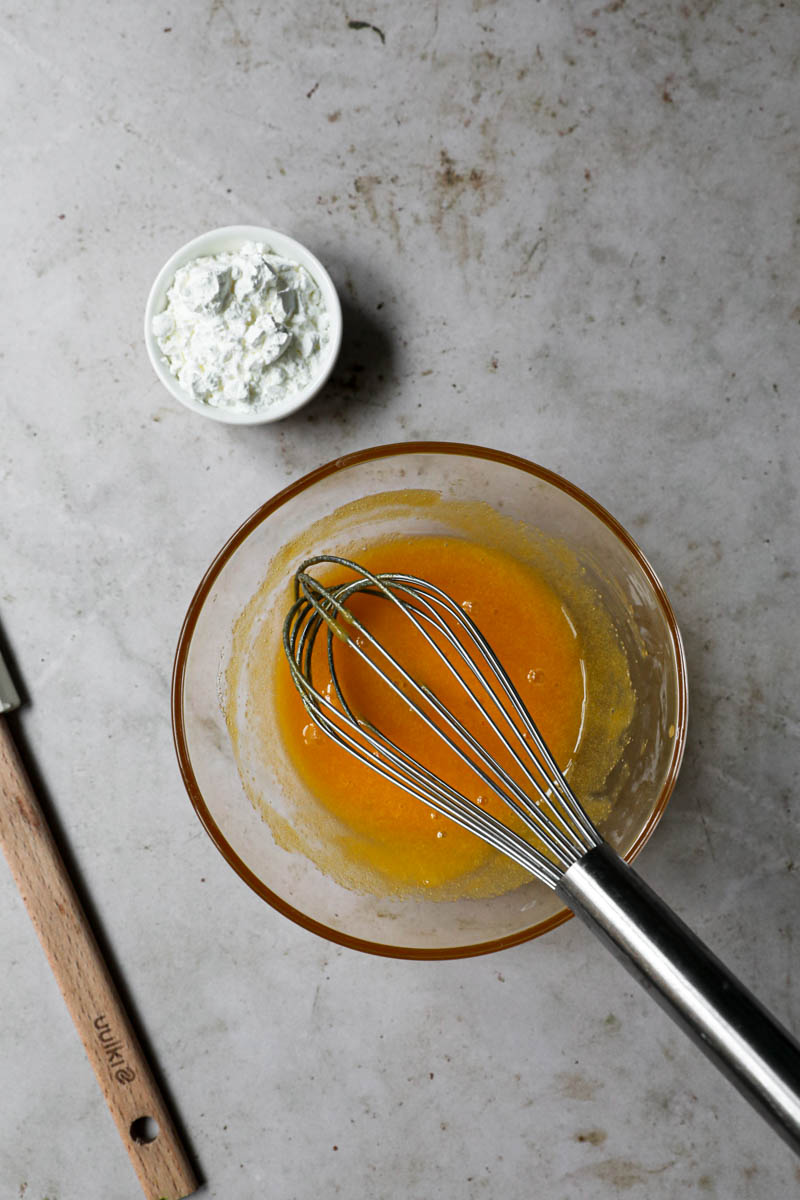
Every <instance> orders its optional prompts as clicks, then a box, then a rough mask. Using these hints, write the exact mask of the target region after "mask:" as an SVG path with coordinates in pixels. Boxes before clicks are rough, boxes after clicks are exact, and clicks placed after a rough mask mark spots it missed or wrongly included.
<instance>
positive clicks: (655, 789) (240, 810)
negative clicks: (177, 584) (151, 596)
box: [172, 442, 687, 958]
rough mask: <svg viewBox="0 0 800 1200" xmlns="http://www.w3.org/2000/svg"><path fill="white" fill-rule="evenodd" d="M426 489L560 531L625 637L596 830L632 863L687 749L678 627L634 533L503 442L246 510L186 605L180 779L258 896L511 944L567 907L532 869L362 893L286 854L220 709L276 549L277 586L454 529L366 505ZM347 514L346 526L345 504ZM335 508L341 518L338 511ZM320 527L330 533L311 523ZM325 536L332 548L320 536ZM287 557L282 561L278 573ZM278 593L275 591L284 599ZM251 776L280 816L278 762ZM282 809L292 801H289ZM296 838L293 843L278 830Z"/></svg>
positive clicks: (428, 512)
mask: <svg viewBox="0 0 800 1200" xmlns="http://www.w3.org/2000/svg"><path fill="white" fill-rule="evenodd" d="M407 489H412V490H416V489H424V490H425V491H428V492H434V493H436V494H438V495H439V496H440V497H442V498H443V499H446V500H455V501H467V502H474V501H479V502H483V503H485V504H488V505H489V506H490V507H491V508H493V509H495V510H496V511H497V512H498V513H501V514H503V516H505V517H508V518H511V519H512V520H513V521H517V522H524V523H525V525H527V526H530V527H533V528H534V529H536V530H539V531H541V533H542V534H543V535H544V536H545V537H549V538H555V539H558V540H559V542H560V543H562V544H564V545H565V546H566V547H567V548H568V550H569V551H570V553H572V554H573V555H574V556H575V559H576V561H577V562H579V564H580V569H581V573H582V576H583V577H584V578H585V582H586V586H587V587H589V588H592V589H593V590H594V593H595V595H596V596H597V597H598V598H599V600H600V602H601V603H602V605H603V606H604V608H605V610H606V611H607V613H608V615H609V616H610V618H611V620H612V622H613V625H614V629H615V632H616V636H617V639H618V641H619V643H620V644H621V645H622V646H623V647H624V649H625V652H626V655H627V659H628V669H629V673H630V677H631V682H632V684H633V688H634V691H635V695H636V705H635V714H634V718H633V722H632V725H631V727H630V729H629V736H628V740H627V743H626V745H625V748H624V751H623V760H624V761H622V762H620V764H619V765H620V770H619V772H615V778H616V780H617V782H616V783H615V782H614V779H612V780H611V781H610V785H609V786H611V787H614V788H616V790H617V794H615V796H614V804H613V808H612V811H611V815H610V816H609V818H608V819H607V820H606V821H605V822H604V823H602V824H601V827H600V828H601V832H602V833H603V835H604V837H605V838H606V839H607V840H608V841H609V842H610V844H611V845H612V846H614V847H615V849H616V850H617V851H618V852H619V853H620V854H622V855H623V856H624V857H625V858H626V859H627V860H628V861H630V860H632V859H633V858H634V857H635V856H636V854H637V853H638V852H639V850H640V849H641V848H642V846H643V845H644V843H645V842H646V841H647V839H648V838H649V836H650V834H651V833H652V832H653V830H654V828H655V826H656V825H657V823H658V821H659V819H660V817H661V815H662V813H663V811H664V808H665V807H666V804H667V800H668V798H669V796H670V793H671V791H672V788H673V786H674V783H675V779H676V776H677V773H678V769H679V767H680V762H681V758H682V755H683V749H684V743H685V735H686V720H687V689H686V670H685V663H684V656H683V649H682V646H681V639H680V634H679V631H678V627H677V624H676V622H675V618H674V615H673V613H672V609H671V607H670V604H669V601H668V600H667V597H666V595H665V593H664V590H663V588H662V587H661V584H660V583H659V581H658V579H657V577H656V575H655V573H654V571H653V569H652V568H651V566H650V565H649V563H648V562H647V560H646V559H645V557H644V555H643V554H642V552H641V551H640V550H639V548H638V547H637V546H636V544H635V542H634V541H633V540H632V538H631V537H630V536H629V535H628V534H627V533H626V532H625V530H624V529H622V528H621V526H620V525H619V524H618V523H617V522H616V521H615V520H614V518H613V517H611V516H610V515H609V514H608V513H607V512H606V511H605V510H604V509H603V508H601V507H600V505H598V504H597V503H595V501H594V500H592V499H591V498H590V497H589V496H587V495H585V493H583V492H581V491H580V490H579V489H578V488H576V487H574V486H573V485H572V484H570V483H568V482H567V481H566V480H564V479H561V478H560V477H559V476H557V475H554V474H553V473H552V472H550V471H547V470H545V469H544V468H542V467H539V466H536V465H535V464H533V463H530V462H527V461H525V460H524V459H521V458H516V457H514V456H512V455H509V454H503V453H500V452H498V451H494V450H487V449H482V448H480V447H476V446H464V445H459V444H455V443H433V442H419V443H405V444H398V445H388V446H379V447H376V448H374V449H370V450H364V451H360V452H358V453H356V454H352V455H348V456H347V457H345V458H339V459H336V460H335V461H334V462H332V463H328V464H327V465H326V466H323V467H320V468H319V469H318V470H316V471H313V472H312V473H311V474H310V475H306V476H305V477H304V478H303V479H300V480H298V482H296V483H294V484H292V485H291V486H290V487H288V488H286V489H284V491H282V492H280V493H279V494H278V495H277V496H275V497H273V499H271V500H269V501H267V503H266V504H264V505H262V507H261V508H259V509H258V511H257V512H255V513H253V515H252V516H251V517H250V518H249V519H248V520H247V521H245V523H244V524H243V525H242V526H241V528H239V529H238V530H237V531H236V533H234V535H233V536H232V537H231V539H230V540H229V541H228V542H227V544H226V545H225V546H224V547H223V548H222V550H221V551H220V552H219V554H218V555H217V557H216V558H215V559H214V561H213V563H212V564H211V566H210V567H209V569H208V571H207V572H206V574H205V576H204V578H203V580H202V582H201V583H200V586H199V587H198V589H197V592H196V593H195V596H194V598H193V600H192V602H191V605H190V606H189V611H188V613H187V615H186V619H185V621H184V625H183V629H182V631H181V635H180V640H179V644H178V648H177V653H176V657H175V666H174V673H173V688H172V714H173V730H174V736H175V745H176V749H177V754H178V760H179V763H180V769H181V772H182V775H183V779H184V782H185V784H186V788H187V790H188V792H189V796H190V798H191V801H192V803H193V805H194V807H195V810H196V812H197V814H198V816H199V817H200V820H201V821H202V823H203V825H204V826H205V828H206V830H207V832H208V833H209V835H210V836H211V838H212V840H213V841H214V843H215V845H216V846H217V848H218V849H219V850H220V851H221V853H222V854H223V855H224V857H225V858H226V860H227V861H228V862H229V863H230V865H231V866H232V867H233V868H234V870H235V871H236V872H237V873H238V874H239V875H240V876H241V877H242V879H244V880H245V882H246V883H248V884H249V886H250V887H251V888H253V890H254V891H255V892H257V893H258V894H259V895H260V896H261V897H262V898H263V899H264V900H266V901H267V902H268V903H269V904H271V905H272V906H273V908H275V909H277V910H278V911H279V912H281V913H283V914H284V915H285V916H287V917H290V918H291V919H292V920H294V921H296V922H297V923H298V924H300V925H303V926H304V927H305V928H306V929H310V930H312V931H313V932H315V933H317V934H320V935H321V936H323V937H326V938H329V939H331V940H332V941H336V942H340V943H342V944H344V945H346V946H350V947H353V948H356V949H360V950H366V951H369V952H371V953H374V954H384V955H393V956H397V957H409V958H453V957H459V956H464V955H470V954H480V953H485V952H488V951H492V950H498V949H500V948H502V947H505V946H511V945H515V944H517V943H519V942H522V941H525V940H526V939H528V938H533V937H536V936H537V935H539V934H541V933H544V932H546V931H547V930H549V929H552V928H554V927H555V926H556V925H558V924H560V923H561V922H562V921H564V920H566V919H567V918H568V917H569V916H570V915H571V914H570V913H569V910H568V909H565V908H564V907H563V905H562V904H561V902H560V901H559V900H558V898H557V897H556V896H555V894H554V893H553V892H551V891H550V890H548V889H547V888H546V887H545V886H544V885H542V884H540V883H538V882H536V881H534V880H532V881H531V882H530V883H529V884H525V885H523V886H522V887H519V888H517V889H516V890H515V891H512V892H509V893H507V894H506V895H502V896H496V897H493V898H490V899H463V900H456V901H449V902H442V901H435V900H427V899H420V898H405V899H401V898H397V897H390V896H388V897H387V896H381V897H378V896H375V895H362V894H359V893H357V892H355V891H351V890H348V889H347V888H345V887H343V886H341V885H340V884H338V883H337V882H336V881H335V880H333V879H332V878H330V877H329V876H328V875H326V874H325V873H323V872H322V871H321V870H320V869H319V868H318V867H316V866H315V865H314V863H313V862H311V861H310V860H309V859H308V858H306V857H305V856H304V855H303V854H301V853H298V852H296V851H295V852H293V851H291V850H287V849H284V848H283V847H282V846H281V845H279V844H278V843H277V842H276V840H275V838H274V837H273V834H272V831H271V829H270V826H269V825H268V824H267V823H266V822H265V821H264V819H263V818H262V816H261V815H260V813H259V812H258V811H257V810H256V808H255V807H254V806H253V805H252V804H251V803H250V801H249V800H248V798H247V796H246V794H245V792H244V790H243V787H242V782H241V779H240V776H239V771H238V766H237V761H236V758H235V756H234V753H233V749H232V745H231V740H230V737H229V733H228V729H227V726H226V720H225V715H224V713H223V709H222V703H221V700H222V697H223V695H224V689H225V673H226V667H227V664H228V662H229V659H230V656H231V652H232V641H233V628H234V625H235V623H236V621H237V619H238V618H239V616H240V614H241V613H242V611H243V609H244V608H245V606H246V605H247V604H248V601H249V600H250V598H251V597H252V596H253V594H254V593H255V592H256V591H257V590H258V589H259V587H261V585H262V583H263V581H264V579H265V576H266V575H267V569H268V566H269V564H270V562H272V561H273V560H274V559H275V557H276V556H278V555H281V556H284V554H285V548H286V547H287V545H291V546H292V547H293V551H292V553H290V554H289V555H288V556H287V557H286V561H285V563H284V561H283V557H281V559H280V560H279V561H280V562H281V570H280V571H279V572H278V577H279V582H278V584H276V587H277V588H279V589H280V588H282V589H284V590H285V589H286V587H287V581H288V580H289V579H290V578H291V575H292V574H293V572H294V570H295V568H296V567H297V565H298V564H299V562H300V561H301V560H302V559H303V558H305V557H308V556H310V555H312V554H315V553H322V552H323V551H325V550H331V549H334V548H335V546H334V544H333V543H334V542H335V540H336V536H338V534H340V533H341V535H342V536H345V535H346V538H347V541H348V542H350V541H352V540H353V539H356V538H358V537H364V538H370V539H372V538H375V537H376V536H383V535H385V534H390V533H447V532H452V530H449V529H448V528H447V521H446V517H445V519H444V521H443V520H442V517H441V515H440V514H437V509H436V505H435V504H433V505H423V506H418V507H416V508H414V507H413V506H412V507H411V508H409V507H408V506H404V504H403V503H402V502H398V504H397V505H389V506H388V507H387V508H386V509H385V511H384V512H383V513H382V514H381V513H379V514H378V515H376V513H375V511H374V510H373V509H371V508H370V507H369V504H367V505H366V507H365V511H364V513H363V515H362V516H359V505H358V504H357V503H356V504H354V503H353V502H354V501H361V500H365V499H366V498H368V497H371V496H374V495H375V494H378V493H385V492H395V491H402V492H405V491H406V490H407ZM339 510H343V511H344V512H345V513H346V516H345V517H343V518H342V521H341V523H340V525H341V528H338V527H337V518H336V513H337V512H338V511H339ZM332 514H333V515H332ZM315 525H321V527H322V528H324V534H320V533H319V532H315V530H314V527H315ZM320 536H324V539H325V540H324V544H323V543H322V542H320V541H319V540H315V539H318V538H319V537H320ZM284 566H285V571H284V569H283V568H284ZM277 594H278V593H277V592H276V595H277ZM256 769H257V771H258V772H259V774H260V777H259V778H257V779H254V780H253V781H252V784H253V786H254V787H255V788H256V789H257V790H258V791H260V792H261V793H262V794H263V795H264V796H268V797H269V799H270V803H271V804H273V805H274V806H276V809H277V811H278V812H280V811H281V804H282V801H281V791H282V788H281V785H280V783H279V779H278V775H279V771H278V770H277V768H276V769H275V770H274V771H273V770H272V769H271V768H270V765H269V763H268V762H267V763H262V765H261V766H260V767H257V768H256ZM285 815H286V819H287V820H290V811H289V809H288V808H287V809H286V814H285ZM281 840H282V841H283V842H284V845H285V844H286V839H285V838H282V839H281Z"/></svg>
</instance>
